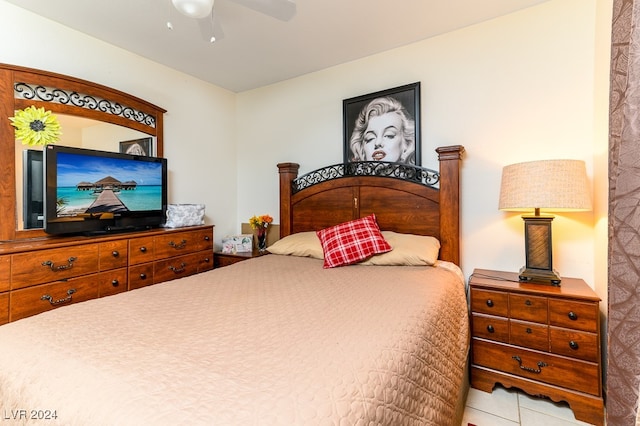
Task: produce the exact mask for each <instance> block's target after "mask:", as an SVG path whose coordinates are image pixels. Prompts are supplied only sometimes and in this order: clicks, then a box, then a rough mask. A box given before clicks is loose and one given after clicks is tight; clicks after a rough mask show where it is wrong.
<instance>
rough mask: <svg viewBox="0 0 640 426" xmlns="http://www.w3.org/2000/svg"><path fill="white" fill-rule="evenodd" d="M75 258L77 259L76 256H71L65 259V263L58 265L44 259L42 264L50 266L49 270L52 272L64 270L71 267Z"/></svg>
mask: <svg viewBox="0 0 640 426" xmlns="http://www.w3.org/2000/svg"><path fill="white" fill-rule="evenodd" d="M76 260H78V258H77V257H73V256H71V257H70V258H69V260H67V264H66V265H58V266H56V265H55V263H54V262H53V261H51V260H46V261H44V262H42V266H48V267H49V268H51V270H52V271H53V272H56V271H64V270H67V269H71V268H73V262H75V261H76Z"/></svg>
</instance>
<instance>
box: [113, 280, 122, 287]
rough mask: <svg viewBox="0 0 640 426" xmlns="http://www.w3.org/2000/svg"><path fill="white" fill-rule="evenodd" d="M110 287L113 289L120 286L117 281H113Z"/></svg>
mask: <svg viewBox="0 0 640 426" xmlns="http://www.w3.org/2000/svg"><path fill="white" fill-rule="evenodd" d="M111 285H112V286H114V287H118V286H119V285H120V282H118V280H113V281H111Z"/></svg>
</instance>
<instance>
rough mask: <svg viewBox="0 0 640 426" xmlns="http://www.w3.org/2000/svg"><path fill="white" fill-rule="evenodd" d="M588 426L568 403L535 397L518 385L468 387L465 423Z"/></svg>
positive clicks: (463, 422)
mask: <svg viewBox="0 0 640 426" xmlns="http://www.w3.org/2000/svg"><path fill="white" fill-rule="evenodd" d="M468 423H471V424H474V425H476V426H518V425H521V426H575V425H582V426H586V425H589V423H584V422H581V421H579V420H576V418H575V417H574V415H573V411H571V409H570V408H569V406H568V405H567V404H564V403H560V404H556V403H554V402H553V401H550V400H547V399H543V398H534V397H531V396H529V395H527V394H525V393H524V392H521V391H518V390H516V389H506V388H503V387H501V386H499V385H498V386H496V387H495V388H494V390H493V393H487V392H483V391H480V390H478V389H473V388H471V389H469V394H468V395H467V406H466V408H465V410H464V417H463V419H462V426H467V424H468Z"/></svg>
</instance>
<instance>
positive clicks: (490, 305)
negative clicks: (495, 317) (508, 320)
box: [487, 299, 493, 308]
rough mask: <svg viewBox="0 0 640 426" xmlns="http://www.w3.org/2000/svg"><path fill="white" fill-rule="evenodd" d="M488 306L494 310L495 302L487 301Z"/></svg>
mask: <svg viewBox="0 0 640 426" xmlns="http://www.w3.org/2000/svg"><path fill="white" fill-rule="evenodd" d="M487 306H488V307H490V308H493V300H491V299H487Z"/></svg>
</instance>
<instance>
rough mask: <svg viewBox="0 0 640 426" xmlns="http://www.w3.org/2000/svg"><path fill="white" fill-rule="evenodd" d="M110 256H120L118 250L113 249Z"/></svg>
mask: <svg viewBox="0 0 640 426" xmlns="http://www.w3.org/2000/svg"><path fill="white" fill-rule="evenodd" d="M111 256H113V257H118V256H120V253H119V252H118V250H114V251H112V252H111Z"/></svg>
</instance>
